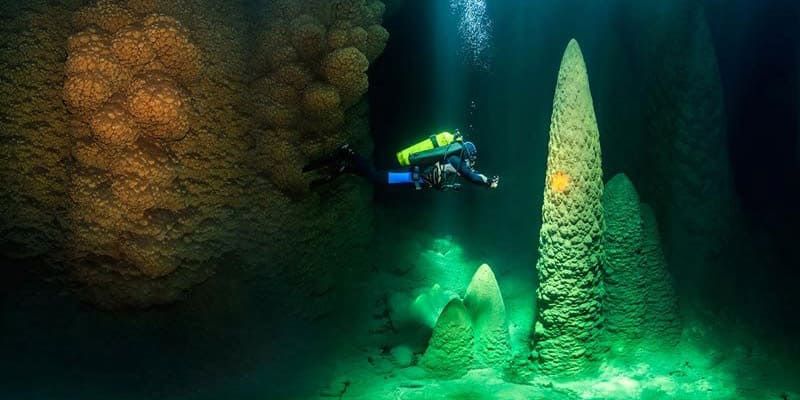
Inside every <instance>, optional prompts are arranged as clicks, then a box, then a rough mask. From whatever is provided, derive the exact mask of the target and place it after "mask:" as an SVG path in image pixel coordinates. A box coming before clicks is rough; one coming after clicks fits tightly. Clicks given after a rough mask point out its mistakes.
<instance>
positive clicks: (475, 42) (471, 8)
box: [450, 0, 492, 69]
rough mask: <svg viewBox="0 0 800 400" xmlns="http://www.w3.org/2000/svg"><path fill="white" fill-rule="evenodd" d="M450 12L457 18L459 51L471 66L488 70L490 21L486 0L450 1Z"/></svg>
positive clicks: (490, 35)
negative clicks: (460, 43) (459, 40)
mask: <svg viewBox="0 0 800 400" xmlns="http://www.w3.org/2000/svg"><path fill="white" fill-rule="evenodd" d="M450 10H451V12H453V14H455V15H456V16H458V17H459V22H458V33H459V35H460V36H461V42H462V43H463V44H462V48H461V51H462V52H463V53H464V55H465V56H466V58H467V59H468V60H469V61H470V62H471V63H472V64H473V65H475V66H477V67H480V68H484V69H489V66H490V64H491V51H490V50H491V42H492V21H491V19H489V15H488V13H487V11H486V0H450Z"/></svg>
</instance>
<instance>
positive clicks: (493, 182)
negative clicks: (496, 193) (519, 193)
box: [489, 175, 500, 189]
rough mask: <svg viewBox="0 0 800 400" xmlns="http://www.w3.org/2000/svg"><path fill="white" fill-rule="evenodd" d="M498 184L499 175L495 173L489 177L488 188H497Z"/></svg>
mask: <svg viewBox="0 0 800 400" xmlns="http://www.w3.org/2000/svg"><path fill="white" fill-rule="evenodd" d="M499 184H500V177H499V176H497V175H495V176H493V177H492V178H491V179H489V189H497V186H498V185H499Z"/></svg>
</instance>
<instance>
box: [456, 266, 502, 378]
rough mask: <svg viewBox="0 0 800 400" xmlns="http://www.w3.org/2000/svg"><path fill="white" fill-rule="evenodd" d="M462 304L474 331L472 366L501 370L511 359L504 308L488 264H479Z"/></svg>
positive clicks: (498, 288) (495, 280)
mask: <svg viewBox="0 0 800 400" xmlns="http://www.w3.org/2000/svg"><path fill="white" fill-rule="evenodd" d="M464 305H465V306H466V307H467V311H469V314H470V316H471V317H472V321H473V322H472V326H473V330H474V331H475V350H474V351H473V354H474V355H475V364H476V365H477V366H478V367H480V368H486V367H491V368H494V369H496V370H499V371H504V370H505V369H506V368H508V363H509V361H510V359H511V353H510V351H511V345H510V338H509V336H508V320H507V319H506V305H505V303H504V302H503V295H502V294H501V293H500V287H499V286H498V285H497V279H496V278H495V276H494V272H492V269H491V268H490V267H489V266H488V265H486V264H483V265H481V266H480V268H478V271H477V272H475V275H474V276H473V277H472V281H470V284H469V286H468V287H467V293H466V294H465V295H464Z"/></svg>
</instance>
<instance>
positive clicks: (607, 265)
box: [603, 174, 646, 339]
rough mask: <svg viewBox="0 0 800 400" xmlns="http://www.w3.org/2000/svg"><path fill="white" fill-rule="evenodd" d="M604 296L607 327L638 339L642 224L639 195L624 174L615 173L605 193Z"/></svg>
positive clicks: (641, 312)
mask: <svg viewBox="0 0 800 400" xmlns="http://www.w3.org/2000/svg"><path fill="white" fill-rule="evenodd" d="M603 212H604V218H605V223H606V230H605V232H604V234H603V253H604V257H603V278H604V283H605V292H606V296H605V298H604V299H603V311H604V315H605V328H606V329H607V330H608V332H609V333H610V334H612V335H614V336H616V337H624V338H626V339H638V338H639V337H640V334H641V329H642V323H643V322H644V319H645V302H646V286H645V282H644V280H643V279H642V277H643V268H644V255H643V254H642V245H643V243H642V240H643V235H642V223H641V218H640V217H639V214H640V212H639V195H638V193H636V188H634V187H633V183H631V181H630V180H629V179H628V177H627V176H625V175H624V174H618V175H615V176H614V177H613V178H611V180H610V181H608V182H607V183H606V186H605V188H604V192H603Z"/></svg>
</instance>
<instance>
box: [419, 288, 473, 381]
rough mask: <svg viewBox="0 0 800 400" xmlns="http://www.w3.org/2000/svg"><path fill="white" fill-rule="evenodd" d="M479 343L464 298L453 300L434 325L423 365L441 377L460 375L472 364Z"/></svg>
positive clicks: (421, 361) (421, 362)
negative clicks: (475, 345) (476, 340)
mask: <svg viewBox="0 0 800 400" xmlns="http://www.w3.org/2000/svg"><path fill="white" fill-rule="evenodd" d="M474 344H475V341H474V333H473V330H472V320H471V319H470V316H469V313H468V312H467V309H466V308H465V307H464V303H463V302H462V301H461V299H453V300H450V302H449V303H447V305H446V306H445V307H444V309H443V310H442V314H441V315H440V316H439V319H438V320H437V321H436V325H435V326H434V327H433V335H432V336H431V339H430V341H429V342H428V348H427V350H425V354H423V355H422V358H420V360H419V365H420V366H421V367H422V368H424V369H426V370H427V371H429V372H430V373H431V374H432V375H435V376H437V377H441V378H458V377H461V376H463V375H465V374H466V373H467V372H468V371H469V368H470V365H472V360H473V358H472V357H473V354H472V349H473V346H474Z"/></svg>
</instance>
